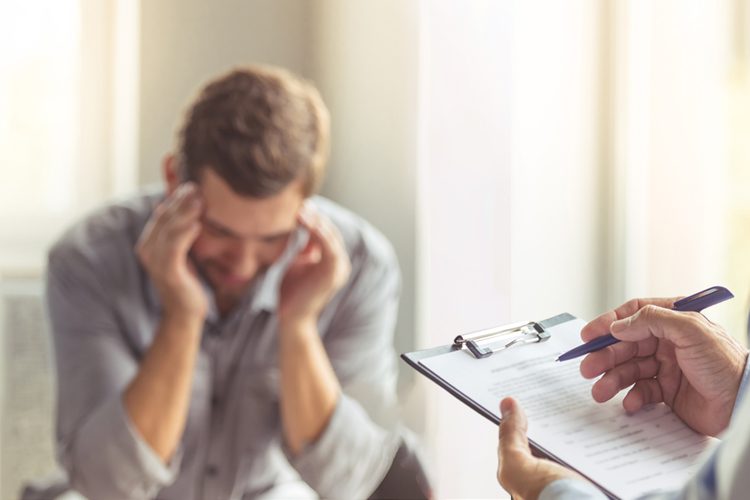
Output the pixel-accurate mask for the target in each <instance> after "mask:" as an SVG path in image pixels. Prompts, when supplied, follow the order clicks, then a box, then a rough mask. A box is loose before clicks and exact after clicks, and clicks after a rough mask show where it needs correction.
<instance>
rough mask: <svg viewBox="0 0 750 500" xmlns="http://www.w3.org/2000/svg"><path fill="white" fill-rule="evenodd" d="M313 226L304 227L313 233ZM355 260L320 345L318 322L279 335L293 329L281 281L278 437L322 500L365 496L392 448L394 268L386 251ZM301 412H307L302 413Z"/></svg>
mask: <svg viewBox="0 0 750 500" xmlns="http://www.w3.org/2000/svg"><path fill="white" fill-rule="evenodd" d="M318 221H319V218H315V220H312V221H309V223H308V224H306V225H307V226H308V229H309V230H310V231H311V233H312V234H314V228H315V225H316V224H317V223H318ZM320 223H321V224H324V226H323V227H321V228H320V230H321V232H323V234H321V235H320V236H319V238H324V237H326V233H327V235H328V236H329V237H330V238H331V239H332V240H331V243H332V246H334V247H336V246H338V245H340V246H339V247H338V248H339V249H340V250H341V251H343V244H341V242H340V240H339V238H340V236H338V231H337V230H336V229H335V228H334V227H332V225H329V224H331V223H330V222H329V221H323V222H320ZM336 240H338V242H336ZM314 246H315V244H314V243H313V247H314ZM306 251H309V252H311V254H310V255H311V256H312V257H314V258H313V259H312V261H316V260H318V258H317V257H315V256H314V254H315V253H316V251H314V248H312V247H308V249H306ZM338 251H339V250H335V252H338ZM303 253H304V252H303ZM319 255H320V257H319V258H320V260H321V261H322V260H324V259H325V258H326V257H325V255H326V254H325V252H324V251H321V252H320V254H319ZM354 258H355V259H357V260H356V265H355V274H354V275H353V276H351V279H350V285H349V287H348V288H347V289H346V290H344V291H342V292H341V294H340V295H339V296H338V297H337V298H336V306H335V308H329V309H328V310H327V313H332V314H333V316H332V317H331V318H330V324H329V326H328V328H327V334H326V336H325V337H324V338H323V340H321V338H320V336H319V335H318V331H317V327H316V326H314V325H316V324H317V321H316V323H315V324H311V323H307V324H304V323H303V324H302V325H300V327H298V328H294V329H290V330H286V326H285V325H290V324H293V323H287V322H286V321H285V320H284V318H285V317H286V318H289V317H292V316H289V315H285V306H284V304H288V303H287V302H285V301H286V300H287V299H288V297H287V296H286V295H285V291H286V290H287V289H286V288H285V286H286V285H287V284H288V283H289V282H287V281H286V279H285V284H284V285H282V295H281V304H280V325H281V326H280V330H281V331H280V332H279V333H280V335H281V336H282V337H281V338H280V353H279V354H280V356H282V359H280V363H281V367H282V374H281V380H282V396H281V398H282V399H281V405H282V419H283V423H284V436H285V440H286V442H287V448H288V449H289V451H290V461H291V463H292V465H293V466H294V467H295V468H296V469H297V471H298V472H299V473H300V475H301V477H302V478H303V479H304V480H305V481H306V482H307V483H308V484H310V485H311V486H312V487H313V488H314V489H315V490H316V491H317V492H318V493H319V494H320V495H321V496H324V497H348V498H362V497H367V496H369V495H370V494H371V493H372V491H373V490H374V489H375V488H376V487H377V485H378V484H379V482H380V480H381V479H382V477H383V476H384V474H385V473H386V472H387V469H388V466H389V465H390V463H391V461H392V459H393V455H394V453H395V451H396V448H397V447H398V442H399V439H398V436H397V435H396V434H395V433H392V432H388V431H386V430H385V429H384V428H383V425H384V424H386V421H387V420H388V419H391V421H392V420H394V418H393V417H394V414H395V410H396V391H395V382H396V369H395V356H394V355H393V351H392V347H391V342H392V339H393V327H394V323H395V317H396V310H397V302H398V292H399V288H400V280H399V274H398V267H397V265H396V262H395V257H394V256H393V255H392V251H391V250H390V248H389V247H388V248H387V251H383V252H380V254H379V255H378V256H377V257H373V256H371V255H366V256H362V255H357V256H355V257H354ZM347 267H348V266H347ZM347 274H348V269H347ZM294 288H295V289H297V290H298V289H299V287H298V286H295V287H294ZM286 312H288V310H287V311H286ZM298 325H299V324H298ZM284 335H286V337H284ZM285 356H286V358H284V357H285ZM312 374H315V376H312ZM316 386H317V389H316ZM316 391H320V392H316ZM314 394H317V396H315V397H313V395H314ZM316 398H317V401H315V400H314V399H316ZM323 402H325V404H323ZM316 407H317V409H318V410H319V411H317V412H316V410H315V409H314V408H316ZM285 408H286V409H285ZM305 408H307V409H308V410H309V411H310V413H307V414H305V413H304V412H303V409H305ZM310 415H316V416H317V417H312V418H311V417H310ZM386 416H387V417H386ZM378 424H379V425H378ZM297 427H299V428H303V429H307V434H306V435H303V433H302V432H296V431H295V429H296V428H297Z"/></svg>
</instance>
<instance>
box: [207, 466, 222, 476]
mask: <svg viewBox="0 0 750 500" xmlns="http://www.w3.org/2000/svg"><path fill="white" fill-rule="evenodd" d="M218 473H219V468H218V467H217V466H215V465H213V464H209V465H207V466H206V475H207V476H212V477H213V476H215V475H216V474H218Z"/></svg>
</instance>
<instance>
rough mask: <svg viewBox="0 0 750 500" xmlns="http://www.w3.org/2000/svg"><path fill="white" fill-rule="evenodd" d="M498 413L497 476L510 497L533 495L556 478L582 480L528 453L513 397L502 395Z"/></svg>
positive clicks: (522, 422)
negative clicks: (499, 419)
mask: <svg viewBox="0 0 750 500" xmlns="http://www.w3.org/2000/svg"><path fill="white" fill-rule="evenodd" d="M500 413H501V414H502V416H503V420H502V422H501V423H500V445H499V447H498V450H497V480H498V481H499V482H500V484H501V485H502V487H503V488H505V491H507V492H508V493H510V494H511V495H513V498H514V499H527V500H532V499H535V498H537V497H539V494H540V493H541V492H542V490H543V489H544V488H545V486H547V485H548V484H549V483H551V482H552V481H555V480H557V479H565V478H573V479H580V480H581V481H585V479H583V478H582V477H581V476H579V475H578V474H576V473H575V472H573V471H571V470H568V469H566V468H565V467H563V466H562V465H559V464H556V463H554V462H551V461H549V460H545V459H543V458H537V457H535V456H533V455H532V454H531V450H530V449H529V440H528V439H527V437H526V431H527V429H528V423H527V421H526V414H525V413H524V411H523V409H522V408H521V405H519V404H518V402H517V401H516V400H515V399H513V398H505V399H503V400H502V401H501V402H500Z"/></svg>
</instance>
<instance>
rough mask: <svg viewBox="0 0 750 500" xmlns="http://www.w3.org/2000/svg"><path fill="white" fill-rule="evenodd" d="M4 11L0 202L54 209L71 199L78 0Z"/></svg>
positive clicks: (0, 205)
mask: <svg viewBox="0 0 750 500" xmlns="http://www.w3.org/2000/svg"><path fill="white" fill-rule="evenodd" d="M3 11H4V12H3V15H2V17H0V158H2V163H1V165H2V166H1V167H0V171H1V172H2V179H3V182H2V183H0V210H1V211H2V212H3V213H4V215H6V216H8V215H10V216H12V215H17V216H21V217H24V216H31V215H43V214H50V213H59V212H61V211H65V210H68V209H70V207H71V205H72V199H71V198H72V193H73V191H72V190H71V189H70V186H71V184H72V182H73V176H74V167H75V162H76V160H77V159H76V152H77V150H78V141H79V138H78V126H77V124H78V119H77V117H78V109H79V95H78V83H79V82H78V75H79V61H80V58H79V52H80V35H79V34H80V5H79V0H23V1H21V0H16V1H12V2H9V3H7V4H6V5H5V6H4V8H3ZM19 222H20V221H19Z"/></svg>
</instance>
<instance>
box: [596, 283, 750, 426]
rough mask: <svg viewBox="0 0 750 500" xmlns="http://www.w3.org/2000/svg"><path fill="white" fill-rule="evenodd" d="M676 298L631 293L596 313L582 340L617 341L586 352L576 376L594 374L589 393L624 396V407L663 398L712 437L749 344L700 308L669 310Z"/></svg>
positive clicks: (726, 413)
mask: <svg viewBox="0 0 750 500" xmlns="http://www.w3.org/2000/svg"><path fill="white" fill-rule="evenodd" d="M675 300H677V299H676V298H675V299H636V300H631V301H629V302H627V303H625V304H624V305H622V306H620V307H618V308H617V309H615V310H613V311H609V312H607V313H605V314H602V315H601V316H599V317H598V318H596V319H595V320H593V321H591V322H590V323H589V324H587V325H586V326H585V327H584V328H583V330H581V338H582V339H583V340H584V341H586V342H588V341H589V340H592V339H594V338H596V337H599V336H601V335H604V334H606V333H607V332H608V331H610V332H612V335H614V336H615V337H616V338H618V339H620V340H621V341H622V342H620V343H618V344H615V345H612V346H609V347H607V348H605V349H602V350H601V351H597V352H594V353H591V354H589V355H588V356H586V358H584V360H583V361H582V362H581V374H582V375H583V376H584V377H586V378H595V377H598V376H599V375H602V374H604V376H603V377H601V378H600V379H599V380H597V381H596V383H594V385H593V387H592V389H591V393H592V395H593V397H594V399H595V400H596V401H598V402H604V401H608V400H609V399H611V398H612V397H614V396H615V395H616V394H617V393H618V392H620V391H621V390H623V389H625V388H627V387H630V386H631V385H633V384H635V385H633V387H632V388H631V389H630V390H629V391H628V394H627V395H626V396H625V399H624V400H623V403H622V404H623V407H624V408H625V410H627V411H628V412H636V411H638V410H640V409H641V407H643V406H644V405H646V404H649V403H660V402H662V401H663V402H664V403H666V404H667V405H668V406H669V407H670V408H672V410H673V411H674V412H675V413H676V414H677V415H678V416H679V417H680V418H681V419H682V420H683V421H684V422H685V423H686V424H688V425H689V426H690V427H692V428H693V429H694V430H695V431H697V432H700V433H702V434H706V435H710V436H716V435H717V434H719V433H721V432H722V431H723V430H724V429H725V428H726V427H727V425H729V419H730V417H731V414H732V409H733V408H734V403H735V400H736V399H737V392H738V390H739V386H740V381H741V378H742V373H743V370H744V367H745V361H746V359H747V350H746V349H745V348H743V347H742V346H741V345H740V344H738V343H737V342H736V341H735V340H734V339H733V338H732V337H730V336H729V335H728V334H727V333H726V332H725V331H724V329H722V328H721V327H720V326H718V325H715V324H714V323H712V322H710V321H709V320H708V319H706V318H705V317H704V316H703V315H702V314H699V313H692V312H678V311H673V310H671V309H669V308H671V307H672V304H674V302H675Z"/></svg>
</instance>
